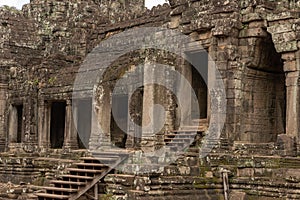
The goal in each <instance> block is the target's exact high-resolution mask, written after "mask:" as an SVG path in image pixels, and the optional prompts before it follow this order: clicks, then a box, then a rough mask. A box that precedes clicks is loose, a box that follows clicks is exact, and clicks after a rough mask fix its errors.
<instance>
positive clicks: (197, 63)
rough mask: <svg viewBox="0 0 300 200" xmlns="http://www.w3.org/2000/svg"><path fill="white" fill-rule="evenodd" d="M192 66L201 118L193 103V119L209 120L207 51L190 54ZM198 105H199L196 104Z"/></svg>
mask: <svg viewBox="0 0 300 200" xmlns="http://www.w3.org/2000/svg"><path fill="white" fill-rule="evenodd" d="M187 55H188V57H189V60H190V61H191V62H192V63H191V64H192V65H191V68H192V70H191V73H192V87H193V90H194V92H195V94H196V97H197V101H198V102H197V103H198V106H199V111H200V116H199V115H198V113H197V112H196V109H194V108H193V106H195V103H194V102H192V118H193V119H195V118H198V117H200V119H206V118H207V107H208V104H207V99H208V89H207V84H206V83H207V82H208V54H207V52H206V51H205V50H201V51H195V52H189V53H188V54H187ZM196 105H197V104H196Z"/></svg>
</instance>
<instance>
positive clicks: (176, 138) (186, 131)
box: [164, 119, 208, 149]
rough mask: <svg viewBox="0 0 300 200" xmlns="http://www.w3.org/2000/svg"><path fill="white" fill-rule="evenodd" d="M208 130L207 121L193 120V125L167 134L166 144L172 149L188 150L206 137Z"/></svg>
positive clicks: (165, 137)
mask: <svg viewBox="0 0 300 200" xmlns="http://www.w3.org/2000/svg"><path fill="white" fill-rule="evenodd" d="M207 128H208V121H207V119H196V120H193V123H192V125H190V126H183V127H181V128H180V129H179V130H174V131H172V132H169V133H167V134H165V136H164V141H165V144H166V145H168V146H170V148H171V149H172V148H174V149H175V148H183V149H186V148H188V147H190V146H191V145H192V144H194V143H196V142H198V141H199V140H200V139H201V138H203V136H204V135H205V131H206V130H207Z"/></svg>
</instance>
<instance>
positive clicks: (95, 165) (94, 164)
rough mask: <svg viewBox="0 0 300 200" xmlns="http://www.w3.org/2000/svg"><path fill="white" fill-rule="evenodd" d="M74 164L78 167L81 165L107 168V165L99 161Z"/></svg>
mask: <svg viewBox="0 0 300 200" xmlns="http://www.w3.org/2000/svg"><path fill="white" fill-rule="evenodd" d="M74 165H77V166H78V168H82V167H93V168H107V167H108V166H107V165H105V164H101V163H75V164H74Z"/></svg>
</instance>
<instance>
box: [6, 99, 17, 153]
mask: <svg viewBox="0 0 300 200" xmlns="http://www.w3.org/2000/svg"><path fill="white" fill-rule="evenodd" d="M17 134H18V112H17V109H16V107H14V106H12V105H11V106H10V107H9V119H8V145H9V146H10V147H12V146H11V144H12V143H16V142H17Z"/></svg>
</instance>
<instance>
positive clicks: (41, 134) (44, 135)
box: [38, 100, 51, 151]
mask: <svg viewBox="0 0 300 200" xmlns="http://www.w3.org/2000/svg"><path fill="white" fill-rule="evenodd" d="M50 117H51V111H50V106H49V105H48V104H47V103H46V102H45V101H44V100H42V101H40V102H38V145H39V148H40V149H41V150H42V151H45V150H46V149H49V148H50Z"/></svg>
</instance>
